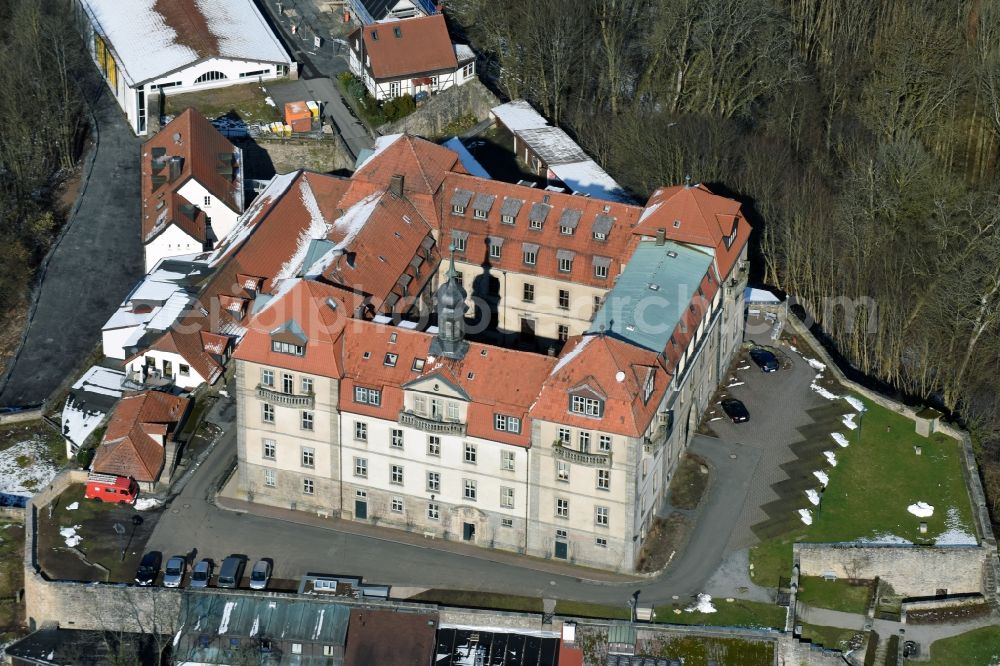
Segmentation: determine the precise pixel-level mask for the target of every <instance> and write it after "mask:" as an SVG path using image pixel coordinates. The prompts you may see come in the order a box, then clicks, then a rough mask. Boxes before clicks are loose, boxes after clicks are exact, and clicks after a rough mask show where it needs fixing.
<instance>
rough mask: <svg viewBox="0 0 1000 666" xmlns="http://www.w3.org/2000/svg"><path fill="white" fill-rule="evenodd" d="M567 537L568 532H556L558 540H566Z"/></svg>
mask: <svg viewBox="0 0 1000 666" xmlns="http://www.w3.org/2000/svg"><path fill="white" fill-rule="evenodd" d="M566 536H567V535H566V530H556V538H557V539H565V538H566Z"/></svg>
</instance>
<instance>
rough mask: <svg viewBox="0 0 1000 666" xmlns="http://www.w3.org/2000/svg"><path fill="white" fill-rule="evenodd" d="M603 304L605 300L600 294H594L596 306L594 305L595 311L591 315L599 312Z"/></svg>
mask: <svg viewBox="0 0 1000 666" xmlns="http://www.w3.org/2000/svg"><path fill="white" fill-rule="evenodd" d="M603 304H604V302H603V301H602V300H601V297H600V296H594V307H593V312H592V313H591V316H593V315H595V314H597V313H598V311H600V309H601V305H603Z"/></svg>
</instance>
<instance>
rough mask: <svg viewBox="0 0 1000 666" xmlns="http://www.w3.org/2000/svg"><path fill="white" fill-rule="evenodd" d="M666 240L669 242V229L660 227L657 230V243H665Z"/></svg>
mask: <svg viewBox="0 0 1000 666" xmlns="http://www.w3.org/2000/svg"><path fill="white" fill-rule="evenodd" d="M666 242H667V230H666V229H664V228H663V227H660V228H659V229H657V230H656V244H657V245H663V244H664V243H666Z"/></svg>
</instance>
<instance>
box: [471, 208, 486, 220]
mask: <svg viewBox="0 0 1000 666" xmlns="http://www.w3.org/2000/svg"><path fill="white" fill-rule="evenodd" d="M472 217H474V218H476V219H477V220H485V219H486V211H485V210H480V209H479V208H473V209H472Z"/></svg>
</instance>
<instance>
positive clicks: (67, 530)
mask: <svg viewBox="0 0 1000 666" xmlns="http://www.w3.org/2000/svg"><path fill="white" fill-rule="evenodd" d="M78 529H80V526H79V525H74V526H73V527H60V528H59V536H61V537H62V538H63V539H64V540H65V541H66V545H67V546H68V547H69V548H76V547H77V546H79V545H80V542H82V541H83V537H81V536H80V535H79V534H77V533H76V531H77V530H78Z"/></svg>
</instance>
